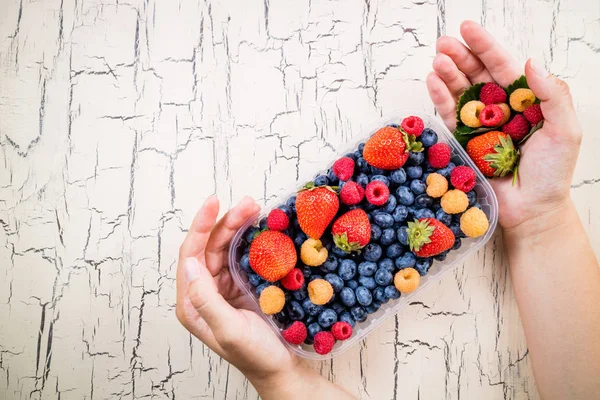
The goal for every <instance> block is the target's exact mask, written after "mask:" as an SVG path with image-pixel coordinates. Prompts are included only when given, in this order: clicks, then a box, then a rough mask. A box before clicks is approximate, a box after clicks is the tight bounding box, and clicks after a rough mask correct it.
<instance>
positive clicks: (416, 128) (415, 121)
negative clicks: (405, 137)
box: [402, 115, 425, 137]
mask: <svg viewBox="0 0 600 400" xmlns="http://www.w3.org/2000/svg"><path fill="white" fill-rule="evenodd" d="M423 128H425V125H424V124H423V120H422V119H421V118H419V117H416V116H414V115H412V116H410V117H406V118H404V119H403V120H402V130H404V132H406V133H408V134H409V135H415V136H416V137H419V136H421V132H423Z"/></svg>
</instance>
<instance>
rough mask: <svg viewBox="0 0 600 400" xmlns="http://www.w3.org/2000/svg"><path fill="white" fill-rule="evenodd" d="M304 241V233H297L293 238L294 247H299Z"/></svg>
mask: <svg viewBox="0 0 600 400" xmlns="http://www.w3.org/2000/svg"><path fill="white" fill-rule="evenodd" d="M306 239H307V236H306V234H304V232H298V233H297V234H296V236H295V237H294V244H295V245H296V247H301V246H302V243H304V242H305V241H306Z"/></svg>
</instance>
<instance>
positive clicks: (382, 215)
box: [373, 212, 394, 228]
mask: <svg viewBox="0 0 600 400" xmlns="http://www.w3.org/2000/svg"><path fill="white" fill-rule="evenodd" d="M373 221H374V222H375V224H377V225H379V226H380V227H381V228H390V227H391V226H392V225H394V218H393V217H392V215H391V214H388V213H386V212H378V213H377V214H375V217H373Z"/></svg>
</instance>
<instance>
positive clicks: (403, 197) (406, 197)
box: [396, 186, 415, 206]
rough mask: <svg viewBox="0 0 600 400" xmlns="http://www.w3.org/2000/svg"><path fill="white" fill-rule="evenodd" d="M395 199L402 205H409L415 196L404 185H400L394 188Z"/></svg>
mask: <svg viewBox="0 0 600 400" xmlns="http://www.w3.org/2000/svg"><path fill="white" fill-rule="evenodd" d="M396 199H397V200H398V203H400V204H402V205H403V206H410V205H411V204H412V203H413V202H414V201H415V196H414V195H413V193H412V192H411V191H410V189H409V188H407V187H406V186H400V187H399V188H398V189H396Z"/></svg>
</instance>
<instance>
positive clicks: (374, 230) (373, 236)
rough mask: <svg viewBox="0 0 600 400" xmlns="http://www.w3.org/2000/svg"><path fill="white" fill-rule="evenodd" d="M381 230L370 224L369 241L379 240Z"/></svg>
mask: <svg viewBox="0 0 600 400" xmlns="http://www.w3.org/2000/svg"><path fill="white" fill-rule="evenodd" d="M381 235H382V231H381V228H380V227H379V226H377V225H375V224H371V240H379V238H381Z"/></svg>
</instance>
